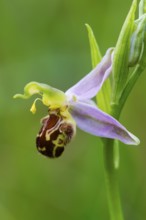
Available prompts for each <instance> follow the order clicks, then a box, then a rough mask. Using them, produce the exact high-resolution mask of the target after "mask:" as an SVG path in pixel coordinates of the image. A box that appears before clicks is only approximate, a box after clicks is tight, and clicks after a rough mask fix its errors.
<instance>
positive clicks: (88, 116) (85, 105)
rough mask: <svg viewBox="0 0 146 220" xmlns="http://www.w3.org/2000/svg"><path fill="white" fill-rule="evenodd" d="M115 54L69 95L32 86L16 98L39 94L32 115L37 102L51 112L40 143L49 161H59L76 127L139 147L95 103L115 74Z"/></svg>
mask: <svg viewBox="0 0 146 220" xmlns="http://www.w3.org/2000/svg"><path fill="white" fill-rule="evenodd" d="M112 52H113V49H108V50H107V52H106V54H105V56H104V57H103V59H102V60H101V62H100V63H99V64H98V65H97V66H96V67H95V68H94V69H93V70H92V71H91V72H90V73H89V74H87V75H86V76H85V77H84V78H83V79H81V80H80V81H79V82H78V83H77V84H75V85H74V86H73V87H71V88H70V89H68V90H67V91H66V92H65V93H64V92H62V91H60V90H58V89H55V88H53V87H50V86H49V85H46V84H42V83H37V82H30V83H28V84H27V85H26V86H25V88H24V95H21V94H16V95H15V96H14V98H23V99H27V98H30V97H31V96H32V95H34V94H38V95H40V98H37V99H35V101H34V103H33V105H32V107H31V111H32V113H35V112H36V101H37V100H40V101H41V102H42V103H43V104H44V105H45V106H47V107H48V109H49V112H48V115H47V116H46V117H45V118H43V119H42V128H41V130H40V132H39V134H38V136H37V139H36V145H37V149H38V150H39V152H41V153H42V154H44V155H46V156H48V157H59V156H60V155H61V154H62V152H63V151H64V147H65V146H66V144H67V143H69V142H70V140H71V139H72V137H73V136H74V135H75V131H76V125H77V126H78V127H79V128H80V129H81V130H83V131H85V132H88V133H90V134H93V135H96V136H99V137H105V138H112V139H117V140H120V141H121V142H123V143H125V144H130V145H138V144H139V142H140V141H139V139H138V138H137V137H135V136H134V135H133V134H132V133H130V132H129V131H128V130H127V129H126V128H125V127H124V126H123V125H121V124H120V123H119V122H118V121H117V120H116V119H114V118H113V117H112V116H110V115H109V114H107V113H105V112H103V111H102V110H100V109H99V108H98V107H97V105H96V104H95V103H94V101H92V100H91V99H92V98H93V97H94V96H95V95H96V94H97V93H98V91H99V90H100V89H101V87H102V85H103V83H104V81H105V80H106V79H107V77H108V76H109V75H110V73H111V72H112V59H111V57H112Z"/></svg>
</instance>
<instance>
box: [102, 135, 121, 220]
mask: <svg viewBox="0 0 146 220" xmlns="http://www.w3.org/2000/svg"><path fill="white" fill-rule="evenodd" d="M103 153H104V165H105V183H106V188H107V196H108V205H109V211H110V219H111V220H123V214H122V209H121V203H120V196H119V188H118V181H117V169H116V168H115V164H114V140H111V139H106V140H105V142H104V152H103Z"/></svg>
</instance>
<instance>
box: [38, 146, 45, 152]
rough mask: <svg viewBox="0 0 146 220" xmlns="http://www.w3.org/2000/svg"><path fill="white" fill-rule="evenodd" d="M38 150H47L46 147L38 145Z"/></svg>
mask: <svg viewBox="0 0 146 220" xmlns="http://www.w3.org/2000/svg"><path fill="white" fill-rule="evenodd" d="M38 150H39V151H42V152H44V151H46V147H38Z"/></svg>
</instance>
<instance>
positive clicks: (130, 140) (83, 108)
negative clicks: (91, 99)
mask: <svg viewBox="0 0 146 220" xmlns="http://www.w3.org/2000/svg"><path fill="white" fill-rule="evenodd" d="M70 110H71V114H72V116H73V118H74V120H75V121H76V123H77V126H78V127H79V128H80V129H82V130H84V131H85V132H88V133H91V134H93V135H96V136H99V137H106V138H112V139H118V140H120V141H121V142H123V143H125V144H130V145H138V144H139V143H140V141H139V139H138V138H137V137H136V136H134V135H133V134H132V133H130V132H129V131H128V130H127V129H126V128H125V127H124V126H123V125H121V124H120V123H119V122H118V121H117V120H116V119H114V118H113V117H112V116H110V115H108V114H106V113H104V112H103V111H101V110H100V109H98V108H97V107H95V106H94V105H90V104H87V103H85V102H74V103H73V102H72V103H71V109H70Z"/></svg>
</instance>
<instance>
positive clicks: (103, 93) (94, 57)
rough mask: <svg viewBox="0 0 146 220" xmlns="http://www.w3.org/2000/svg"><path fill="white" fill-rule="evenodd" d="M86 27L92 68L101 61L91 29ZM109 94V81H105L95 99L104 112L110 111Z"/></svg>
mask: <svg viewBox="0 0 146 220" xmlns="http://www.w3.org/2000/svg"><path fill="white" fill-rule="evenodd" d="M86 27H87V31H88V37H89V43H90V51H91V61H92V67H93V68H94V67H95V66H96V65H97V64H98V63H99V62H100V61H101V59H102V57H101V53H100V50H99V46H98V44H97V41H96V39H95V36H94V33H93V31H92V29H91V27H90V26H89V25H88V24H86ZM110 94H111V85H110V80H109V79H107V80H106V81H105V82H104V84H103V86H102V88H101V90H100V91H99V92H98V95H97V97H96V99H97V103H98V106H99V108H100V109H102V110H103V111H105V112H109V111H110V98H111V96H110Z"/></svg>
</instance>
